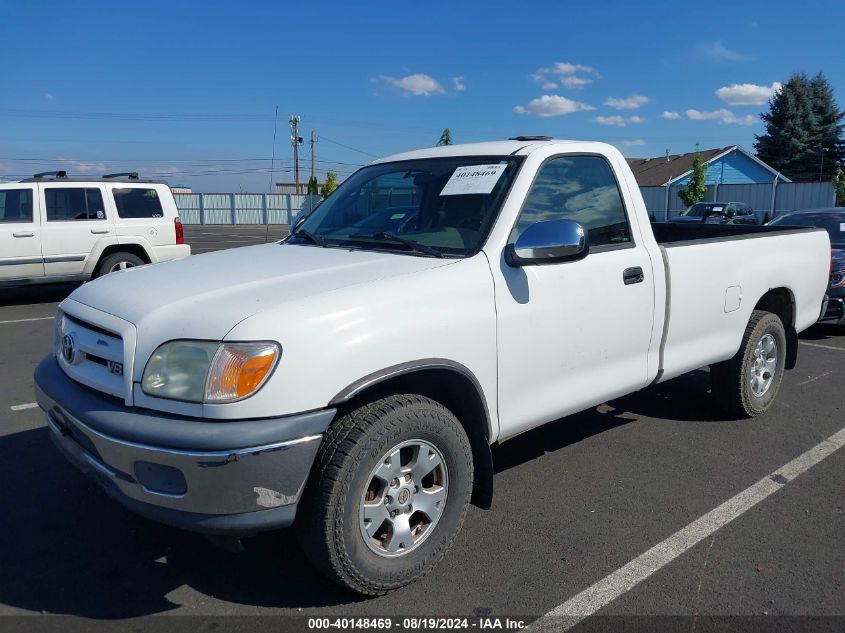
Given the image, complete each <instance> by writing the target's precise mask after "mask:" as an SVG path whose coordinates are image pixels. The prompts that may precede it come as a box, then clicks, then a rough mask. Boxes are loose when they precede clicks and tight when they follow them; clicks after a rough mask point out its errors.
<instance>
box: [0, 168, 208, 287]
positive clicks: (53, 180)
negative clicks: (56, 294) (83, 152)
mask: <svg viewBox="0 0 845 633" xmlns="http://www.w3.org/2000/svg"><path fill="white" fill-rule="evenodd" d="M190 254H191V247H190V246H188V245H187V244H185V239H184V235H183V233H182V223H181V221H180V220H179V212H178V209H177V208H176V201H175V200H174V199H173V194H172V193H171V191H170V188H169V187H168V186H167V185H166V184H165V183H162V182H154V181H149V180H139V179H138V175H137V174H135V173H124V174H111V175H108V176H103V177H102V178H94V179H91V178H85V179H80V178H68V177H67V175H66V174H65V172H62V171H59V172H47V173H43V174H36V175H35V176H33V177H32V178H28V179H26V180H22V181H21V182H16V183H2V182H0V286H3V285H18V284H30V283H56V282H65V281H85V280H87V279H92V278H94V277H99V276H101V275H105V274H106V273H110V272H113V271H116V270H122V269H124V268H129V267H133V266H140V265H142V264H150V263H156V262H161V261H166V260H170V259H178V258H180V257H186V256H187V255H190Z"/></svg>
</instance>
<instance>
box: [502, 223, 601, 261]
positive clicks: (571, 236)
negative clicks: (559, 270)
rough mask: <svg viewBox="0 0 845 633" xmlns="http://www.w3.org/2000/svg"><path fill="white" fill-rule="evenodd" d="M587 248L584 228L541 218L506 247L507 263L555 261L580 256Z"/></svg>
mask: <svg viewBox="0 0 845 633" xmlns="http://www.w3.org/2000/svg"><path fill="white" fill-rule="evenodd" d="M589 250H590V244H589V238H588V236H587V232H586V231H585V230H584V227H583V226H581V225H580V224H579V223H578V222H574V221H572V220H543V221H542V222H537V223H536V224H532V225H531V226H529V227H528V228H527V229H525V230H524V231H523V232H522V235H520V236H519V238H517V240H516V243H515V244H508V245H507V246H506V247H505V261H506V262H507V264H508V265H509V266H533V265H540V264H557V263H560V262H571V261H576V260H579V259H583V258H585V257H586V256H587V253H588V252H589Z"/></svg>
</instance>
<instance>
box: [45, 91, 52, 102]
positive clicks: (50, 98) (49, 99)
mask: <svg viewBox="0 0 845 633" xmlns="http://www.w3.org/2000/svg"><path fill="white" fill-rule="evenodd" d="M44 98H45V99H47V101H52V100H53V93H52V92H45V93H44Z"/></svg>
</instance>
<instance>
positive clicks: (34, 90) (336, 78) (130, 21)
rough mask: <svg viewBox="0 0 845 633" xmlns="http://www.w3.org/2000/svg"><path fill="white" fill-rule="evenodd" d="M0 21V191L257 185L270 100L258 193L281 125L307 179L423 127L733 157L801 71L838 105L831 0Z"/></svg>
mask: <svg viewBox="0 0 845 633" xmlns="http://www.w3.org/2000/svg"><path fill="white" fill-rule="evenodd" d="M0 15H2V19H0V68H2V73H3V82H2V83H3V89H2V91H0V178H4V177H5V178H11V177H14V176H18V175H25V174H31V173H33V172H34V171H38V170H42V169H43V170H46V169H49V168H51V167H53V168H60V167H63V168H66V169H67V170H68V171H69V172H72V173H102V172H103V171H120V170H126V169H137V170H139V171H141V172H142V173H143V174H154V175H157V176H162V177H166V178H167V180H168V181H169V182H171V184H175V183H186V184H189V185H192V186H193V187H194V188H195V189H196V190H203V191H239V190H243V191H267V190H268V189H269V186H270V181H271V177H270V173H269V169H270V166H271V157H272V155H273V127H274V110H275V108H276V106H278V109H279V117H278V129H277V135H276V143H275V156H276V160H275V164H274V168H275V173H274V177H273V180H276V181H279V180H292V174H291V173H287V172H285V170H287V169H290V167H291V163H292V149H291V145H290V141H289V136H290V131H289V127H288V121H287V119H288V115H290V114H292V113H296V114H299V115H300V116H301V134H302V136H304V137H306V140H307V138H308V135H309V134H310V132H311V131H312V130H314V131H316V133H317V135H318V139H319V140H318V142H317V152H316V158H317V160H318V161H320V162H318V163H317V165H318V175H319V176H320V178H321V180H322V178H323V175H324V173H325V171H326V170H327V169H335V170H336V171H338V172H339V173H340V174H341V175H344V174H348V173H350V172H351V171H353V170H354V169H356V167H357V165H361V164H365V163H367V162H368V161H370V160H372V158H373V157H374V156H382V155H386V154H390V153H394V152H398V151H404V150H408V149H415V148H419V147H424V146H429V145H433V144H434V143H435V142H436V141H437V138H438V137H439V135H440V131H441V130H442V129H443V128H444V127H449V128H451V130H452V135H453V140H454V141H455V142H472V141H480V140H491V139H499V138H506V137H508V136H514V135H517V134H549V135H552V136H556V137H560V138H578V139H597V140H604V141H609V142H611V143H613V144H615V145H617V146H618V147H619V148H620V149H622V151H623V152H624V153H626V154H627V155H629V156H656V155H660V154H662V153H663V152H664V151H665V150H666V149H668V150H670V151H671V152H672V153H679V152H686V151H692V150H694V149H695V144H696V143H700V145H701V147H702V148H708V147H719V146H724V145H731V144H734V143H738V144H741V145H744V146H745V147H748V148H749V149H750V148H752V143H753V140H754V134H755V133H759V132H760V131H761V129H762V126H761V123H760V121H759V118H758V115H759V113H760V112H761V111H763V110H765V108H766V106H765V100H766V97H767V96H768V94H769V93H770V91H771V89H772V86H773V84H775V82H779V81H785V80H786V79H787V78H788V76H789V74H790V73H792V72H795V71H806V72H808V73H815V72H817V71H819V70H821V71H823V72H824V73H825V74H826V75H827V76H828V78H829V79H830V81H831V84H832V85H833V88H834V91H835V92H836V94H837V96H838V99H839V103H840V105H841V106H842V105H845V64H843V63H842V61H841V60H842V59H843V44H842V39H841V25H842V24H843V23H845V3H842V2H805V3H801V4H799V3H795V2H789V3H787V2H779V1H778V2H774V1H771V0H770V1H768V2H756V1H743V2H736V1H734V2H720V1H716V0H711V1H710V2H707V3H703V2H696V3H689V2H680V1H676V2H661V1H652V2H649V3H640V2H614V1H611V0H604V1H601V2H563V1H559V2H526V1H523V2H499V1H497V0H488V1H487V2H455V1H454V0H453V1H452V2H435V1H431V0H430V1H428V2H424V3H413V4H412V3H386V2H370V3H352V2H342V3H341V2H337V3H335V2H319V3H317V2H245V1H241V2H204V3H199V2H197V3H179V2H174V1H171V2H157V1H145V2H142V3H119V2H97V1H89V2H70V1H67V0H65V1H63V2H50V1H48V2H15V1H14V0H4V1H3V2H0ZM301 156H302V157H303V159H304V160H303V163H302V169H303V173H304V176H303V179H305V178H307V171H308V165H309V162H308V156H309V149H308V145H307V143H306V145H304V146H303V147H302V152H301ZM21 159H38V160H21ZM59 159H61V160H59Z"/></svg>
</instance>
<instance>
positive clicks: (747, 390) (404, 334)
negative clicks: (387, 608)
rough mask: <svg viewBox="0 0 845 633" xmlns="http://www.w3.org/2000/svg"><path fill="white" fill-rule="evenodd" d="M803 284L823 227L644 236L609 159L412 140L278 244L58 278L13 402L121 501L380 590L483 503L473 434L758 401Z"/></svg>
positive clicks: (482, 473) (621, 169) (748, 412)
mask: <svg viewBox="0 0 845 633" xmlns="http://www.w3.org/2000/svg"><path fill="white" fill-rule="evenodd" d="M829 267H830V244H829V240H828V235H827V233H826V232H825V231H824V230H814V229H807V228H804V229H796V228H780V227H778V228H775V227H757V226H734V225H707V224H702V225H680V224H655V225H650V224H649V219H648V214H647V212H646V209H645V206H644V204H643V200H642V198H641V197H640V193H639V189H638V187H637V183H636V181H635V180H634V177H633V175H632V173H631V171H630V169H629V168H628V166H627V164H626V162H625V160H624V158H623V157H622V155H621V154H620V153H619V152H618V151H617V150H616V149H615V148H613V147H611V146H609V145H605V144H602V143H593V142H573V141H558V140H551V139H547V138H545V137H517V138H516V139H512V140H509V141H504V142H494V143H481V144H473V145H453V146H448V147H437V148H432V149H425V150H421V151H416V152H410V153H406V154H400V155H397V156H391V157H389V158H385V159H381V160H378V161H376V162H374V163H373V164H371V165H369V166H367V167H364V168H363V169H361V170H360V171H358V172H357V173H355V174H354V175H352V176H351V177H350V178H349V179H348V180H346V181H345V182H344V183H343V184H342V185H341V186H340V187H339V188H338V189H337V191H335V192H334V193H333V194H332V195H331V196H329V197H328V198H327V199H326V200H325V201H324V202H323V203H322V204H321V205H319V206H318V207H317V208H316V209H315V210H314V211H313V213H311V214H310V215H309V216H308V217H307V218H306V219H305V220H304V221H303V222H301V223H300V224H299V225H297V226H294V227H293V234H292V235H291V236H290V237H288V238H287V239H285V240H283V241H282V242H281V243H273V244H266V245H260V246H253V247H249V248H239V249H232V250H227V251H222V252H217V253H213V254H206V255H201V256H199V257H191V258H188V259H185V260H181V261H176V262H167V263H163V264H160V265H156V266H151V267H140V268H135V269H132V270H128V271H126V272H121V273H119V274H116V275H108V276H106V277H104V278H102V279H98V280H96V281H94V282H93V283H89V284H86V285H84V286H83V287H81V288H79V289H78V290H76V291H75V292H74V293H73V294H72V295H70V297H69V298H67V299H66V300H65V301H63V302H62V304H61V305H60V310H59V312H58V315H57V318H56V331H55V353H54V354H51V355H50V356H49V357H47V358H45V359H44V361H43V362H42V363H41V364H40V365H39V367H38V369H37V371H36V374H35V381H36V385H37V387H36V391H37V399H38V403H39V404H40V406H41V408H43V409H44V411H45V412H46V414H47V420H48V424H49V428H50V435H51V437H52V439H53V441H54V443H55V444H56V446H57V447H58V448H59V449H60V451H61V452H62V453H63V454H64V455H65V456H66V457H67V458H68V459H70V460H71V461H72V462H73V463H74V464H76V465H77V466H78V467H79V468H80V469H82V470H83V471H84V472H86V473H88V474H90V475H91V476H93V477H94V478H95V479H96V480H97V481H98V482H100V483H101V484H102V485H103V487H104V488H105V489H106V490H107V492H109V493H110V494H111V496H113V497H114V498H115V499H117V500H118V501H119V502H120V503H122V504H123V505H124V506H126V507H127V508H129V509H131V510H133V511H135V512H137V513H139V514H141V515H144V516H146V517H149V518H152V519H154V520H157V521H161V522H164V523H169V524H172V525H177V526H181V527H185V528H188V529H192V530H196V531H200V532H207V533H217V534H227V535H241V534H250V533H255V532H258V531H261V530H269V529H273V528H278V527H281V526H288V525H291V524H295V527H296V528H297V530H298V534H299V536H300V540H301V543H302V546H303V549H304V550H305V552H306V553H307V554H308V556H309V557H310V559H311V560H312V561H313V562H314V563H315V564H316V565H317V566H318V567H319V568H320V569H321V570H323V571H324V572H325V573H326V574H327V575H328V576H329V577H331V578H332V579H334V580H335V581H337V582H339V583H341V584H342V585H344V586H346V587H348V588H350V589H352V590H354V591H357V592H360V593H363V594H370V595H373V594H380V593H384V592H386V591H389V590H392V589H395V588H397V587H400V586H402V585H405V584H407V583H409V582H411V581H413V580H415V579H417V578H419V577H420V576H422V575H423V574H425V573H426V572H427V571H428V570H430V569H431V568H432V567H433V566H434V565H435V564H436V563H437V562H438V561H439V560H440V559H441V558H442V557H443V556H444V555H445V553H446V552H447V550H448V549H449V548H450V546H451V545H452V543H453V542H454V540H455V538H456V536H457V534H458V532H459V530H460V527H461V524H462V522H463V520H464V516H465V512H466V509H467V506H468V504H469V503H470V502H471V501H473V502H474V503H476V504H478V505H481V506H486V505H489V503H490V502H491V495H492V479H493V477H492V473H493V470H492V468H493V465H492V458H491V452H490V445H491V444H493V443H495V442H502V441H503V440H506V439H508V438H510V437H513V436H515V435H517V434H519V433H521V432H523V431H526V430H528V429H531V428H533V427H536V426H538V425H541V424H545V423H547V422H549V421H551V420H557V419H559V418H562V417H564V416H566V415H569V414H571V413H574V412H576V411H579V410H583V409H586V408H589V407H593V406H596V405H598V404H600V403H602V402H604V401H606V400H608V399H611V398H616V397H619V396H622V395H624V394H627V393H630V392H633V391H636V390H638V389H642V388H643V387H647V386H648V385H651V384H654V383H658V382H662V381H665V380H668V379H670V378H673V377H675V376H678V375H679V374H682V373H684V372H688V371H690V370H694V369H696V368H699V367H702V366H707V365H709V366H710V368H711V376H712V387H713V395H714V397H715V398H716V399H718V401H719V402H720V403H721V404H722V405H724V406H725V407H726V408H727V409H728V411H730V412H732V413H733V414H735V415H736V416H754V415H757V414H760V413H763V412H764V411H766V409H767V408H768V407H769V406H770V405H771V403H772V401H773V400H774V398H775V396H776V394H777V392H778V388H779V387H780V383H781V379H782V376H783V372H784V369H788V368H791V367H792V366H793V365H794V364H795V362H796V355H797V352H798V345H797V334H798V332H800V331H801V330H803V329H805V328H807V327H809V326H810V325H812V324H813V323H815V322H816V320H817V319H818V318H819V314H820V311H821V308H822V304H823V300H824V295H825V290H826V288H827V283H828V271H829ZM563 423H565V422H563ZM552 494H553V492H552Z"/></svg>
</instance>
